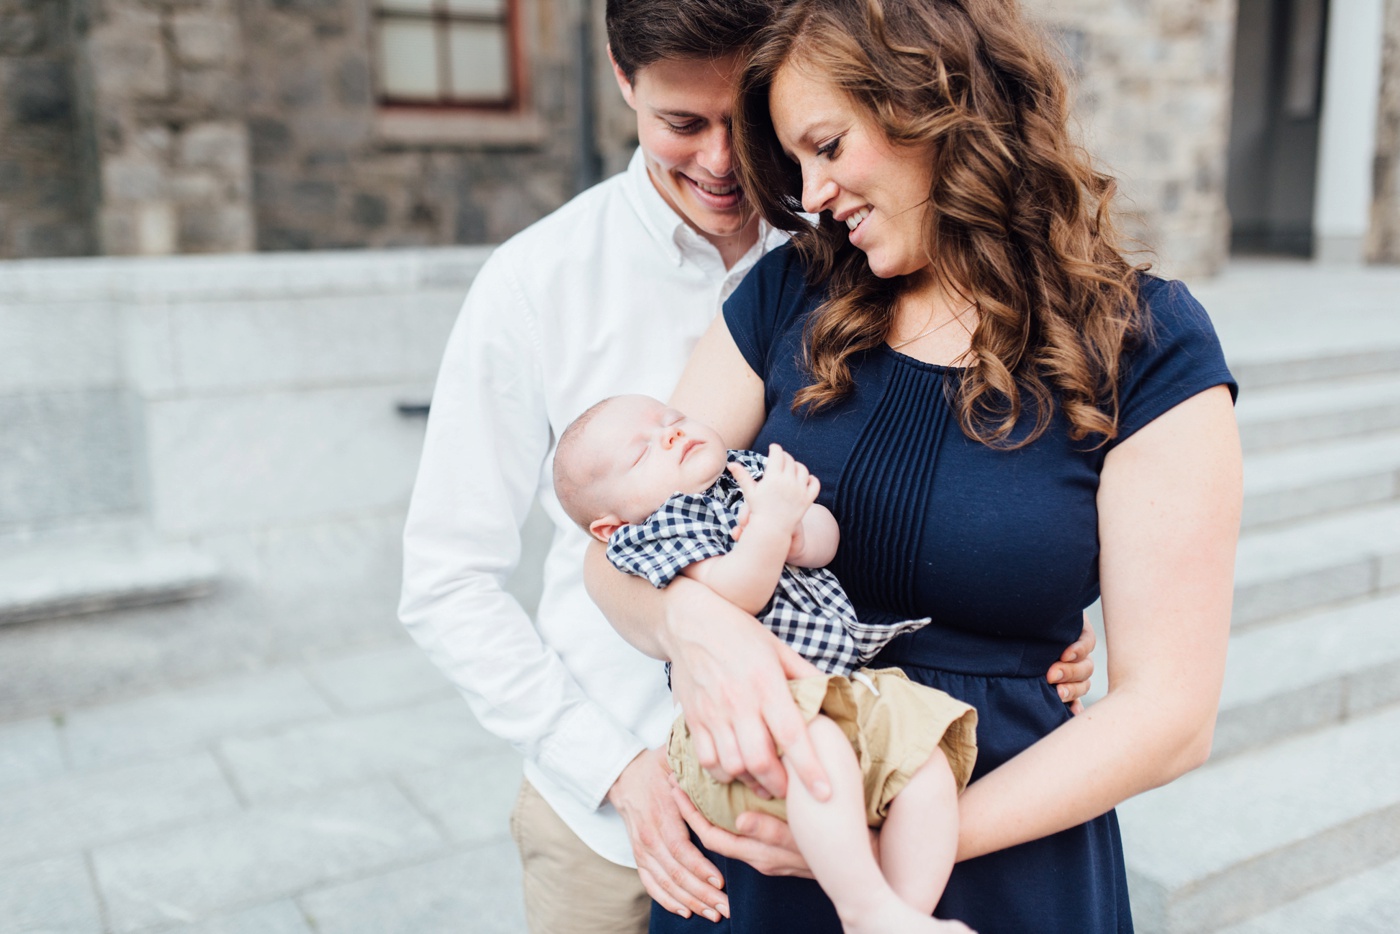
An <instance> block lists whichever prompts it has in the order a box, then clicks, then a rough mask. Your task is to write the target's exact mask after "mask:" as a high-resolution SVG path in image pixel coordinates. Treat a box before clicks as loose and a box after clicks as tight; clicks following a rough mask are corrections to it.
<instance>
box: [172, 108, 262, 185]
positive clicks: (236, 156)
mask: <svg viewBox="0 0 1400 934" xmlns="http://www.w3.org/2000/svg"><path fill="white" fill-rule="evenodd" d="M177 152H178V156H177V159H178V162H179V164H180V165H181V166H183V167H185V168H193V169H217V170H219V171H220V172H223V173H225V174H226V175H228V176H230V177H235V176H239V175H246V174H247V172H248V131H247V128H246V127H244V126H243V124H242V123H235V122H231V121H230V122H226V123H225V122H210V123H196V124H193V125H191V126H190V127H188V128H187V129H186V130H185V131H184V132H183V133H181V134H180V136H179V140H178V145H177Z"/></svg>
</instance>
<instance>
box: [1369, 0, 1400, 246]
mask: <svg viewBox="0 0 1400 934" xmlns="http://www.w3.org/2000/svg"><path fill="white" fill-rule="evenodd" d="M1382 54H1383V56H1384V57H1383V59H1382V65H1381V69H1382V71H1381V100H1380V113H1379V114H1378V115H1377V120H1376V164H1375V202H1374V203H1373V205H1372V209H1371V233H1370V237H1369V239H1368V242H1367V245H1366V254H1367V258H1368V259H1369V260H1370V261H1371V262H1375V263H1400V0H1388V2H1387V3H1386V7H1385V48H1384V52H1383V53H1382Z"/></svg>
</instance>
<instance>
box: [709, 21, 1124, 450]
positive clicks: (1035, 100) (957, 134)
mask: <svg viewBox="0 0 1400 934" xmlns="http://www.w3.org/2000/svg"><path fill="white" fill-rule="evenodd" d="M789 62H791V63H793V64H795V65H798V66H800V67H802V68H803V69H804V71H806V72H808V73H809V74H812V75H816V76H819V77H820V78H822V79H823V80H827V81H829V82H831V84H832V85H833V86H834V87H836V88H838V89H839V90H841V91H842V92H844V93H845V94H846V95H848V96H849V97H850V99H851V100H853V101H854V102H855V104H856V105H857V109H858V110H859V111H860V112H861V113H863V114H864V115H865V116H866V117H867V118H868V119H870V120H871V121H872V123H873V125H874V126H876V127H878V128H879V129H880V130H881V131H883V133H884V134H885V137H886V138H887V139H888V140H889V141H890V142H891V144H893V145H894V146H895V147H896V149H901V148H904V149H906V151H907V152H909V154H910V156H909V157H910V158H929V159H931V160H932V170H933V173H932V184H931V188H930V190H929V193H928V202H927V204H928V210H927V211H926V215H925V221H924V245H925V247H926V249H927V252H928V256H929V258H930V262H931V271H932V273H933V275H934V276H935V277H936V278H937V280H938V281H939V282H940V283H941V284H942V285H943V286H944V287H945V288H947V289H948V290H949V291H950V292H951V293H952V294H954V295H962V296H963V297H964V298H965V299H966V300H968V301H972V302H975V305H976V308H977V311H978V315H979V322H978V324H977V327H976V328H975V330H974V333H973V335H972V345H971V354H972V365H971V366H970V367H969V368H968V369H967V370H966V371H965V373H964V375H963V379H962V380H961V382H960V385H959V387H958V389H957V395H956V405H957V410H958V419H959V422H960V424H961V425H962V428H963V430H964V431H965V432H966V433H967V434H968V435H969V436H970V437H973V438H976V439H977V440H979V441H981V442H983V443H985V444H989V445H994V446H997V447H1008V448H1014V447H1020V446H1022V445H1024V444H1027V443H1029V442H1030V441H1032V440H1034V439H1035V438H1037V437H1039V436H1040V435H1041V434H1042V433H1043V432H1044V431H1045V429H1046V427H1047V426H1048V425H1049V423H1050V419H1051V416H1052V414H1053V412H1054V405H1055V404H1056V402H1058V404H1059V405H1061V406H1062V407H1063V410H1064V413H1065V415H1066V417H1067V418H1068V420H1069V422H1070V432H1071V437H1072V438H1073V439H1074V440H1076V441H1077V440H1081V439H1084V438H1087V437H1090V436H1095V437H1096V441H1097V443H1099V444H1102V443H1105V442H1107V441H1108V440H1110V439H1112V438H1113V437H1114V436H1115V435H1116V434H1117V424H1118V381H1119V360H1120V357H1121V355H1122V350H1123V347H1124V343H1125V341H1126V340H1127V339H1128V338H1129V337H1130V336H1131V335H1133V334H1134V333H1136V332H1137V331H1138V330H1140V328H1141V327H1142V324H1141V321H1140V317H1141V314H1140V312H1139V309H1138V284H1137V280H1138V270H1139V269H1146V268H1147V267H1146V266H1140V267H1136V268H1135V267H1133V266H1131V265H1130V264H1129V263H1128V262H1127V261H1126V260H1125V259H1124V257H1123V251H1122V250H1121V249H1120V247H1119V245H1118V242H1117V233H1116V232H1115V230H1114V226H1113V222H1112V219H1111V217H1110V214H1109V205H1110V201H1111V200H1112V197H1113V194H1114V191H1115V183H1114V180H1113V179H1112V178H1111V177H1109V176H1107V175H1104V174H1101V173H1100V172H1098V171H1097V170H1096V169H1095V168H1094V166H1093V164H1092V162H1091V160H1090V158H1089V157H1088V155H1087V154H1086V153H1085V152H1084V151H1083V150H1082V149H1081V148H1080V147H1079V146H1077V145H1076V144H1075V143H1074V142H1073V141H1072V139H1071V134H1070V131H1069V119H1070V101H1069V91H1068V88H1067V85H1066V82H1065V79H1064V76H1063V74H1062V73H1061V70H1060V67H1059V65H1058V63H1057V62H1056V60H1055V58H1054V57H1053V56H1052V55H1051V54H1050V52H1049V51H1048V49H1047V45H1046V43H1045V42H1044V40H1043V39H1042V38H1041V36H1040V35H1039V34H1038V32H1037V30H1036V29H1034V28H1033V27H1032V26H1031V25H1030V24H1029V23H1027V21H1026V20H1025V18H1024V17H1023V16H1022V14H1021V11H1020V9H1019V6H1018V4H1017V3H1016V2H1014V0H793V2H790V3H789V4H787V5H786V6H785V7H784V8H783V9H782V10H781V12H779V13H778V15H777V16H776V18H775V20H774V21H773V22H772V23H771V24H770V25H769V26H768V27H767V28H766V29H765V30H764V31H763V32H762V33H761V34H760V35H759V37H758V38H757V40H756V46H755V51H754V53H753V56H752V59H751V60H750V62H749V64H748V66H747V67H746V68H745V69H744V72H743V75H742V77H741V79H740V88H739V102H738V106H737V108H736V114H735V126H734V146H735V156H736V161H737V163H738V172H739V175H740V180H741V182H742V183H743V187H744V191H745V192H746V193H747V194H748V196H749V197H750V198H752V199H753V201H754V202H755V203H756V204H757V206H758V208H759V210H760V211H761V212H762V213H763V215H764V217H765V218H767V220H768V221H769V222H770V223H771V224H773V225H774V226H776V227H780V228H782V229H785V230H789V231H792V232H793V240H794V244H795V246H796V248H797V249H798V251H799V253H800V255H801V257H802V258H803V260H804V262H805V263H806V265H807V268H808V270H809V276H810V279H811V281H812V282H813V284H814V285H816V286H817V287H819V288H824V289H825V294H826V296H827V298H826V300H825V301H824V302H823V303H822V304H821V306H820V307H819V308H817V309H816V311H815V312H814V313H813V314H812V315H811V316H810V317H809V319H808V323H807V329H806V335H805V338H806V339H805V341H804V343H805V345H806V347H807V360H806V364H807V367H808V370H809V374H810V376H811V378H812V379H813V383H812V385H810V386H807V387H806V388H804V389H803V390H801V391H800V392H799V393H798V394H797V398H796V400H795V403H794V406H795V407H810V409H812V410H818V409H821V408H823V407H825V406H828V405H830V404H832V403H833V402H835V401H837V400H838V399H840V398H841V397H843V396H844V395H846V394H847V393H848V392H850V390H851V388H852V378H851V373H850V367H849V364H848V361H849V359H850V358H851V356H852V355H854V354H859V353H862V352H865V351H869V350H871V349H873V348H876V347H878V346H880V345H881V344H882V343H883V342H885V341H886V340H887V339H888V338H889V336H890V328H891V324H892V321H893V311H894V308H895V302H896V300H897V298H898V296H899V293H900V289H901V288H902V286H903V284H904V283H903V282H902V281H901V279H899V278H892V279H880V278H878V277H876V276H875V274H874V273H872V272H871V271H870V268H869V266H868V265H867V264H866V261H865V256H864V254H863V253H861V252H860V251H859V250H857V249H856V248H855V247H853V246H851V245H850V242H849V240H848V237H847V230H846V226H845V225H844V224H838V223H836V222H835V221H834V220H832V218H831V216H830V214H829V213H828V214H823V215H822V216H821V219H820V222H819V223H818V225H817V226H815V227H813V226H812V225H811V224H809V223H808V222H807V220H806V219H804V218H803V217H802V216H800V214H799V212H800V211H801V203H800V193H801V190H802V178H801V173H800V171H799V170H798V168H797V166H796V165H795V164H794V163H793V162H792V161H791V160H789V159H788V158H787V157H786V156H785V155H784V153H783V150H782V147H781V145H780V144H779V142H778V139H777V136H776V134H775V133H774V130H773V125H772V122H771V119H770V117H769V111H768V96H769V90H770V88H771V86H772V83H773V80H774V77H775V76H776V75H777V73H778V71H779V69H781V68H782V67H783V66H784V65H785V64H787V63H789ZM922 153H928V154H929V155H927V156H923V155H920V154H922ZM1027 397H1029V403H1027V401H1026V398H1027ZM1023 411H1026V412H1029V413H1031V414H1033V416H1034V422H1033V427H1032V428H1031V430H1030V431H1025V432H1015V435H1014V436H1013V431H1014V430H1015V428H1016V425H1017V423H1018V421H1019V420H1020V418H1021V415H1022V413H1023Z"/></svg>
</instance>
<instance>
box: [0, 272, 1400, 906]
mask: <svg viewBox="0 0 1400 934" xmlns="http://www.w3.org/2000/svg"><path fill="white" fill-rule="evenodd" d="M1196 291H1197V293H1198V295H1200V296H1201V298H1202V300H1203V301H1204V302H1205V304H1206V306H1207V307H1208V308H1210V309H1211V311H1212V313H1213V315H1214V316H1215V318H1216V321H1217V324H1218V326H1219V328H1220V331H1221V334H1222V337H1223V339H1224V341H1225V344H1226V348H1227V352H1228V353H1229V354H1230V356H1231V359H1232V361H1234V362H1236V363H1239V364H1247V363H1249V362H1250V361H1252V360H1263V359H1277V358H1280V357H1295V356H1303V355H1307V354H1310V353H1314V352H1316V350H1317V349H1318V348H1320V347H1323V348H1328V349H1334V350H1335V349H1342V348H1350V347H1369V346H1376V345H1377V344H1378V343H1379V344H1384V345H1387V346H1391V347H1394V346H1400V309H1397V307H1396V298H1395V296H1396V295H1400V270H1397V269H1355V268H1351V269H1348V268H1343V267H1323V266H1313V265H1310V264H1300V263H1274V262H1237V263H1235V264H1234V265H1232V266H1231V268H1230V269H1229V270H1228V271H1227V272H1226V274H1225V275H1224V276H1222V277H1221V278H1219V279H1217V280H1214V281H1212V282H1209V283H1204V284H1202V285H1201V286H1200V287H1199V288H1197V290H1196ZM534 540H535V542H536V543H538V542H539V541H540V538H539V537H538V536H536V537H535V539H534ZM519 586H520V588H521V590H522V592H523V593H525V594H526V595H527V599H528V598H529V597H528V595H529V594H530V593H531V592H532V591H533V589H534V587H535V582H534V581H533V580H531V579H529V577H528V575H527V576H526V578H525V579H523V580H521V581H520V583H519ZM133 613H135V614H136V615H133ZM345 620H346V621H345V622H344V623H343V624H341V625H340V626H339V628H337V625H336V623H335V621H334V620H333V619H331V618H330V614H326V615H322V616H321V617H320V618H319V619H318V620H317V622H316V625H315V627H314V628H308V629H307V630H306V632H305V633H304V634H303V637H304V641H303V642H302V644H301V645H300V646H297V645H295V644H294V643H295V642H296V638H291V639H288V638H282V639H278V640H271V639H269V640H263V641H258V642H254V643H247V644H244V643H239V644H238V651H232V650H230V651H223V652H220V651H205V652H204V653H203V654H202V655H201V656H200V661H199V664H198V665H194V666H190V665H171V664H170V663H169V662H168V659H167V658H166V655H167V654H168V651H165V650H162V649H161V645H162V644H169V642H168V641H167V637H170V638H171V639H173V640H174V641H175V642H176V643H178V644H180V645H183V646H186V648H184V649H182V650H181V651H185V652H191V653H193V652H194V651H195V649H194V647H195V646H196V645H199V644H205V645H207V646H209V647H213V648H215V649H217V647H219V646H225V647H228V646H230V645H231V643H230V640H229V638H228V635H227V629H226V627H229V626H231V625H237V624H238V620H237V619H232V618H229V616H228V613H227V612H225V611H220V612H211V613H200V612H189V611H184V612H181V611H172V612H171V613H170V614H169V615H166V616H162V615H161V614H160V613H159V612H158V611H154V610H145V611H127V612H126V613H125V614H113V615H112V616H111V617H103V616H91V617H83V618H80V619H74V620H67V621H58V620H55V621H49V622H40V623H27V624H20V625H15V626H6V627H0V659H3V658H5V657H6V656H9V658H10V659H12V660H16V659H29V660H30V661H31V662H32V663H33V664H34V665H36V666H47V668H46V670H48V671H50V672H51V673H52V672H53V671H55V670H61V668H62V664H63V663H62V661H61V660H63V659H80V660H81V662H80V664H74V665H72V679H74V680H77V681H79V682H82V683H85V684H87V683H91V684H93V685H97V687H94V688H93V689H92V690H91V691H88V692H86V693H84V694H83V695H82V697H83V699H82V700H79V701H75V700H74V699H73V697H74V695H73V693H72V691H71V688H65V686H64V685H63V683H62V680H63V679H60V678H56V677H53V676H52V674H51V675H50V676H49V677H43V678H35V679H33V680H32V681H28V682H26V688H25V689H24V691H23V692H22V694H23V696H13V697H10V698H9V699H8V701H7V703H6V705H5V706H4V708H3V711H0V931H4V932H17V934H18V932H41V931H42V932H64V934H105V932H132V934H136V932H141V934H147V932H149V934H155V932H175V931H179V932H198V934H309V932H319V934H395V932H413V934H437V932H456V931H470V932H477V934H495V932H501V934H510V932H519V931H522V930H523V913H522V910H521V907H520V904H519V869H518V865H517V862H516V857H515V852H514V847H513V845H512V844H511V842H510V840H509V836H508V833H507V814H508V812H509V810H510V805H511V803H512V799H513V796H514V794H515V790H516V787H517V783H518V779H519V772H520V767H519V762H518V759H517V758H516V756H515V755H514V754H513V753H512V752H511V751H510V750H509V749H507V748H505V747H504V745H503V744H502V743H501V742H500V741H499V740H496V739H495V738H493V737H491V736H489V735H487V734H486V733H485V732H484V731H482V730H481V728H480V727H479V726H478V725H477V724H476V723H475V721H474V720H473V718H472V717H471V715H470V713H469V712H468V711H467V708H466V706H465V704H464V703H463V702H462V701H461V700H460V699H459V698H458V697H457V696H456V695H455V694H454V693H453V692H452V691H451V689H450V688H449V687H448V686H447V684H446V683H445V682H444V681H443V679H442V678H441V676H440V675H439V674H438V673H437V672H436V671H435V670H434V669H432V667H431V666H430V665H429V664H428V663H427V662H426V661H425V659H424V658H423V657H422V655H421V654H420V653H419V652H418V650H417V649H416V648H415V647H414V646H412V645H411V644H409V643H408V642H407V640H406V638H405V637H404V636H403V635H402V633H401V632H400V631H399V630H398V629H397V627H396V626H394V625H393V624H392V621H391V620H379V619H376V620H373V621H370V622H367V621H366V620H364V619H363V618H359V617H357V616H356V615H355V614H353V613H347V614H346V617H345ZM247 622H248V623H249V624H250V625H252V626H254V627H255V628H256V626H258V625H259V624H258V623H257V622H256V621H253V620H249V621H247ZM171 627H175V628H177V629H178V630H179V635H178V637H177V636H175V635H174V632H173V631H172V628H171ZM298 631H299V630H298ZM162 633H164V634H165V635H164V636H163V635H162ZM93 638H98V639H105V640H108V642H109V643H110V644H108V645H107V646H106V648H105V649H104V651H105V652H108V653H110V654H111V656H112V657H114V658H119V659H120V665H121V666H122V667H121V672H122V673H121V677H119V678H106V679H104V678H102V677H100V674H101V670H100V669H101V666H102V655H103V653H101V652H92V651H85V652H80V651H77V650H76V646H77V645H79V644H81V643H83V642H86V641H88V640H89V639H93ZM128 642H129V643H130V644H126V643H128ZM143 659H145V660H146V661H145V662H143V661H142V660H143ZM1101 664H1102V663H1101ZM3 667H4V669H5V670H10V669H11V668H12V667H13V666H12V665H11V664H10V663H6V664H5V665H4V666H3ZM1101 670H1102V669H1101ZM15 674H16V676H17V677H18V675H19V674H20V671H19V670H18V669H16V670H15ZM1100 680H1102V679H1100ZM11 693H12V694H13V693H14V692H11Z"/></svg>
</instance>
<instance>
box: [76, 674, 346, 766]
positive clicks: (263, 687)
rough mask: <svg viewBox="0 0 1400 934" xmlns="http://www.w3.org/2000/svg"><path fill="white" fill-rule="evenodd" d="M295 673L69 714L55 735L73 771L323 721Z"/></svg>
mask: <svg viewBox="0 0 1400 934" xmlns="http://www.w3.org/2000/svg"><path fill="white" fill-rule="evenodd" d="M331 713H332V711H331V707H330V704H328V703H327V702H326V699H325V698H324V697H322V696H321V694H320V693H319V692H318V691H317V690H316V688H315V687H314V686H313V685H312V684H311V682H310V681H308V680H307V678H306V677H305V676H304V675H303V674H301V672H298V671H294V670H282V671H274V672H268V673H262V674H255V675H249V676H244V677H240V678H232V679H227V680H220V681H217V682H214V683H212V684H203V685H199V686H198V687H190V688H184V689H176V690H172V691H164V692H162V693H159V694H154V695H151V696H148V697H143V698H138V699H135V700H128V701H117V702H114V703H110V704H103V705H102V706H100V707H90V708H86V709H81V710H75V711H73V712H71V713H69V714H67V715H66V717H65V718H64V727H63V734H64V740H65V742H66V743H67V746H68V752H69V756H70V757H71V761H72V763H73V765H74V766H75V767H77V768H87V767H91V766H95V765H110V764H113V763H118V762H123V761H129V760H132V759H142V758H154V757H157V756H165V755H170V754H171V753H175V752H184V751H187V750H190V749H196V748H201V747H204V746H207V745H209V744H210V743H212V742H213V741H214V740H216V739H219V738H222V737H226V736H230V735H235V736H236V735H239V734H246V733H253V732H259V731H266V730H268V729H271V728H274V727H277V726H282V725H284V724H288V723H295V722H299V721H304V720H308V719H313V718H326V717H329V716H330V715H331Z"/></svg>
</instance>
